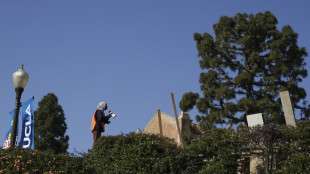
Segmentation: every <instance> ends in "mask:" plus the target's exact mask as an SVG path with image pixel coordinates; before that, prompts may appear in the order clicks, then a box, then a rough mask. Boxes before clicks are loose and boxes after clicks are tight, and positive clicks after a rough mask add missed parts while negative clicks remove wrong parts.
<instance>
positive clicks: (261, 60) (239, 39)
mask: <svg viewBox="0 0 310 174" xmlns="http://www.w3.org/2000/svg"><path fill="white" fill-rule="evenodd" d="M277 23H278V22H277V19H276V17H275V16H274V15H273V14H271V13H270V12H268V11H267V12H265V13H258V14H256V15H253V14H249V15H248V14H240V13H238V14H236V16H234V17H227V16H224V17H221V18H220V20H219V22H218V23H217V24H214V25H213V29H214V32H215V38H213V37H212V35H211V34H209V33H204V34H199V33H195V34H194V40H195V41H196V42H197V45H196V46H197V49H198V57H199V58H200V61H199V63H200V67H201V69H202V73H201V74H200V80H199V82H200V84H201V91H202V93H203V96H201V97H200V96H199V95H198V93H192V92H191V93H186V94H184V96H183V98H182V100H181V102H180V108H181V109H182V110H183V111H187V110H189V109H192V108H193V106H195V105H196V107H197V109H198V111H199V112H200V113H201V114H202V115H201V116H197V117H196V118H197V120H198V121H200V123H201V124H202V128H203V126H205V127H207V125H209V124H207V123H211V124H212V123H234V124H237V123H240V122H244V123H245V124H246V116H247V115H250V114H256V113H263V118H264V121H265V123H268V122H276V123H284V116H283V112H282V106H281V101H280V98H279V93H280V92H281V91H284V90H288V91H289V93H290V97H291V101H292V105H293V108H294V109H295V110H297V109H298V110H300V113H301V115H302V116H306V117H309V110H310V109H309V108H310V107H309V105H308V106H307V104H308V102H307V101H306V100H305V98H306V91H305V90H304V89H303V88H301V87H300V86H299V83H300V82H302V80H303V78H306V77H307V70H306V69H305V65H306V63H305V61H304V58H305V57H306V56H307V52H306V48H305V47H301V48H300V47H299V46H298V45H297V38H298V34H297V33H296V32H294V31H293V29H292V28H291V27H290V26H288V25H286V26H283V27H282V29H281V31H280V30H278V29H277Z"/></svg>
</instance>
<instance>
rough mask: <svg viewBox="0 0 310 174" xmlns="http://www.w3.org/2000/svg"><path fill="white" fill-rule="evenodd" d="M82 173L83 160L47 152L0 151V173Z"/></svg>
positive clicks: (19, 149) (14, 149) (24, 150)
mask: <svg viewBox="0 0 310 174" xmlns="http://www.w3.org/2000/svg"><path fill="white" fill-rule="evenodd" d="M27 172H28V173H83V158H82V157H76V156H74V155H69V154H54V153H53V152H48V151H36V150H35V151H33V150H30V149H21V148H12V149H7V150H3V149H1V150H0V173H27Z"/></svg>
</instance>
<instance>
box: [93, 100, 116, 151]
mask: <svg viewBox="0 0 310 174" xmlns="http://www.w3.org/2000/svg"><path fill="white" fill-rule="evenodd" d="M107 109H108V105H107V103H106V102H103V101H102V102H99V104H98V107H97V110H96V111H95V113H94V115H93V118H92V124H91V132H92V133H93V140H94V142H93V147H94V145H95V143H96V141H97V140H98V139H99V138H100V136H101V133H102V132H104V131H105V128H104V124H109V123H110V121H109V119H110V118H111V114H109V115H107V116H105V114H104V111H105V110H107Z"/></svg>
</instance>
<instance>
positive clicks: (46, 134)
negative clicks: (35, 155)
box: [34, 93, 69, 153]
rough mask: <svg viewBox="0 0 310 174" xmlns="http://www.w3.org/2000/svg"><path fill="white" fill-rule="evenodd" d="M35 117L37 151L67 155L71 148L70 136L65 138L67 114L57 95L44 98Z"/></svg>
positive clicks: (50, 94) (49, 94)
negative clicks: (69, 147)
mask: <svg viewBox="0 0 310 174" xmlns="http://www.w3.org/2000/svg"><path fill="white" fill-rule="evenodd" d="M34 115H35V116H34V126H35V129H34V138H35V141H34V142H35V144H34V145H35V146H34V147H35V149H37V150H50V151H53V152H55V153H65V152H66V151H67V149H68V146H69V144H68V140H69V136H68V135H66V136H65V133H66V130H67V124H66V122H65V114H64V111H63V109H62V107H61V106H60V105H59V104H58V98H57V97H56V95H55V94H53V93H48V94H47V95H46V96H44V97H43V99H42V100H41V101H40V102H39V107H38V109H37V110H36V111H35V113H34Z"/></svg>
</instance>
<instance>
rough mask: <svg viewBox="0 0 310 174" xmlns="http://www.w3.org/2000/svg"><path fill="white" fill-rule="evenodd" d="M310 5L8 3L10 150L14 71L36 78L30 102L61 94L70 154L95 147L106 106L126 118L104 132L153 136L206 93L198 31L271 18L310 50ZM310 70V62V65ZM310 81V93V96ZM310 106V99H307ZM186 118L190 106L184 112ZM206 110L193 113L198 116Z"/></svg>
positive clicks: (5, 87)
mask: <svg viewBox="0 0 310 174" xmlns="http://www.w3.org/2000/svg"><path fill="white" fill-rule="evenodd" d="M309 5H310V3H309V2H308V1H288V0H281V1H280V0H278V1H267V0H263V1H261V0H260V1H243V0H237V1H229V0H225V1H224V0H222V1H211V0H210V1H207V0H205V1H200V0H195V1H177V0H171V1H162V0H160V1H142V0H132V1H128V0H127V1H125V0H118V1H104V0H88V1H86V0H74V1H73V0H70V1H69V0H53V1H42V0H29V1H9V0H2V1H0V84H1V88H0V89H1V90H0V118H1V121H0V144H1V145H0V146H2V143H3V142H4V136H5V131H6V128H7V124H8V123H7V122H8V115H9V111H11V110H12V109H13V108H14V104H15V91H14V85H13V82H12V74H13V72H15V71H17V70H18V69H19V67H20V65H21V64H24V69H25V71H26V72H28V74H29V75H30V78H29V82H28V84H27V86H26V88H25V91H24V93H23V96H22V101H26V100H27V99H29V98H30V97H32V96H34V97H35V109H36V108H37V104H38V102H39V101H40V100H41V99H42V98H43V96H44V95H46V94H47V93H49V92H53V93H55V94H56V96H57V97H58V99H59V104H60V105H61V106H62V107H63V109H64V112H65V116H66V123H67V125H68V130H67V135H69V137H70V141H69V152H73V151H74V149H76V150H77V151H80V152H87V149H90V148H91V146H92V134H91V132H90V126H91V117H92V114H93V112H94V111H95V109H96V106H97V103H98V102H99V101H106V102H107V103H108V106H109V109H111V110H112V111H113V112H114V113H116V114H117V115H118V116H117V118H115V119H113V120H112V123H111V124H110V125H108V126H107V128H106V130H107V131H106V132H105V133H104V134H103V135H117V134H120V133H129V132H132V131H136V130H137V128H140V129H143V128H144V127H145V126H146V125H147V123H148V122H149V121H150V119H151V118H152V116H153V115H154V114H155V113H156V111H157V109H161V111H162V112H165V113H167V114H169V115H172V116H174V111H173V107H172V102H171V97H170V93H171V92H173V93H174V96H175V101H176V104H177V105H178V103H179V101H180V99H181V98H182V95H183V94H184V93H186V92H189V91H194V92H199V91H200V90H199V83H198V80H199V74H200V71H201V70H200V67H199V63H198V61H199V59H198V58H197V53H198V52H197V49H196V45H195V44H196V43H195V42H194V40H193V34H194V33H195V32H198V33H205V32H207V33H211V34H212V35H213V34H214V32H213V28H212V26H213V24H215V23H217V22H218V20H219V18H220V17H221V16H234V15H235V14H236V13H253V14H255V13H258V12H265V11H267V10H269V11H271V12H272V13H273V14H274V15H275V16H276V17H277V19H278V22H279V24H278V29H280V28H281V27H282V26H283V25H291V26H292V28H293V30H294V31H295V32H297V33H298V34H299V38H298V44H299V46H305V47H306V48H308V52H309V49H310V34H309V31H310V22H309V17H310V11H309V10H308V8H309ZM306 63H307V64H308V65H307V69H308V71H309V70H310V69H309V64H310V61H309V58H308V57H307V58H306ZM309 85H310V83H309V77H307V78H306V79H304V82H303V83H302V86H303V87H304V88H305V89H306V91H307V93H308V95H310V90H309V87H308V86H309ZM307 100H308V101H310V97H309V96H308V97H307ZM177 110H178V113H179V112H180V109H179V108H178V107H177ZM196 114H197V112H196V111H194V110H193V111H191V112H190V115H191V118H192V119H194V118H195V115H196Z"/></svg>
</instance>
